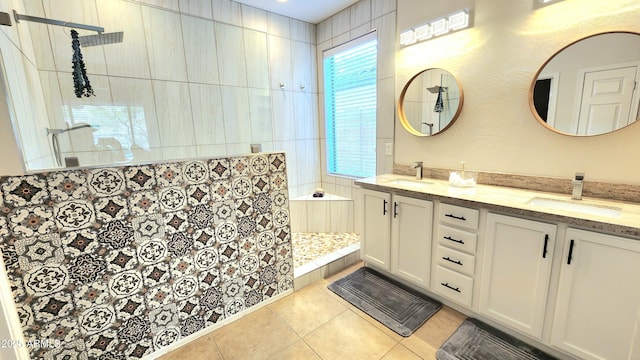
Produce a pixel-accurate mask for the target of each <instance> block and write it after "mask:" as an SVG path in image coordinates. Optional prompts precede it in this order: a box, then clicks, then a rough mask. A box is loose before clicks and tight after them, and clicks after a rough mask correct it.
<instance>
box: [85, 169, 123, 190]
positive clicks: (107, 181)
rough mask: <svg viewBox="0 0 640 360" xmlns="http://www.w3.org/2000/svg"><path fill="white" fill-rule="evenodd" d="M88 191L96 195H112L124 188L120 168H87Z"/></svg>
mask: <svg viewBox="0 0 640 360" xmlns="http://www.w3.org/2000/svg"><path fill="white" fill-rule="evenodd" d="M87 181H88V182H87V185H88V187H89V191H90V192H91V193H93V194H95V195H96V196H100V197H101V196H113V195H119V194H122V193H123V192H124V190H125V178H124V174H123V173H122V170H121V169H95V170H89V172H88V176H87Z"/></svg>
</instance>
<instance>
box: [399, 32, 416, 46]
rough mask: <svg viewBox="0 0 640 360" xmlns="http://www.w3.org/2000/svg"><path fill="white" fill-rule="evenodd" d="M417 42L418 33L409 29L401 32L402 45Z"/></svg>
mask: <svg viewBox="0 0 640 360" xmlns="http://www.w3.org/2000/svg"><path fill="white" fill-rule="evenodd" d="M415 43H416V33H415V32H414V31H413V29H409V30H407V31H404V32H402V33H401V34H400V45H403V46H407V45H411V44H415Z"/></svg>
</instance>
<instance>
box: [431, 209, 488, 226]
mask: <svg viewBox="0 0 640 360" xmlns="http://www.w3.org/2000/svg"><path fill="white" fill-rule="evenodd" d="M479 217H480V211H479V210H478V209H469V208H466V207H462V206H456V205H449V204H440V211H439V212H438V219H439V220H440V222H441V223H445V224H452V225H456V226H459V227H461V228H465V229H471V230H478V218H479Z"/></svg>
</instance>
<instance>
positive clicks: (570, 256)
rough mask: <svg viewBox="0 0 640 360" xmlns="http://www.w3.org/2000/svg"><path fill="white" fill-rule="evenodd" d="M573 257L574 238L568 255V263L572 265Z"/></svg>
mask: <svg viewBox="0 0 640 360" xmlns="http://www.w3.org/2000/svg"><path fill="white" fill-rule="evenodd" d="M572 257H573V239H571V242H570V243H569V256H567V265H571V258H572Z"/></svg>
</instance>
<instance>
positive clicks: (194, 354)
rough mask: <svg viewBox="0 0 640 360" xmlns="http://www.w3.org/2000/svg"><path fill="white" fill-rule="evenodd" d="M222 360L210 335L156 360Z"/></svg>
mask: <svg viewBox="0 0 640 360" xmlns="http://www.w3.org/2000/svg"><path fill="white" fill-rule="evenodd" d="M185 359H189V360H204V359H207V360H222V356H220V353H219V352H218V348H217V347H216V344H215V343H214V342H213V339H211V337H210V335H205V336H203V337H200V338H198V339H196V340H193V341H192V342H190V343H188V344H186V345H184V346H181V347H180V348H178V349H176V350H174V351H172V352H170V353H168V354H167V355H164V356H162V357H160V358H159V359H158V360H185Z"/></svg>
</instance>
